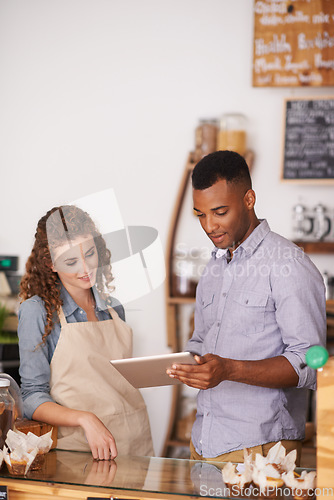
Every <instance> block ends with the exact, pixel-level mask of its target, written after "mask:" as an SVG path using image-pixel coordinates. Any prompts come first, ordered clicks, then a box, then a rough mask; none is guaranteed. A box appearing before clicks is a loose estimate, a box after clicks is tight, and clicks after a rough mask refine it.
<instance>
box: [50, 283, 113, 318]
mask: <svg viewBox="0 0 334 500" xmlns="http://www.w3.org/2000/svg"><path fill="white" fill-rule="evenodd" d="M92 291H93V295H94V299H95V302H96V308H97V309H98V310H99V311H105V310H106V309H108V306H107V304H106V302H105V301H104V300H103V299H102V297H101V296H100V295H99V293H98V291H97V290H96V288H95V286H94V287H93V288H92ZM60 298H61V300H62V301H63V305H62V307H63V311H64V315H65V317H66V318H67V317H68V316H71V314H73V313H74V311H76V310H77V309H79V306H78V304H77V303H76V302H75V300H74V299H73V298H72V297H71V295H70V294H69V293H68V291H67V290H66V288H65V287H64V285H63V284H62V283H60Z"/></svg>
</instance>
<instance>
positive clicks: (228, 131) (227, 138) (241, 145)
mask: <svg viewBox="0 0 334 500" xmlns="http://www.w3.org/2000/svg"><path fill="white" fill-rule="evenodd" d="M246 128H247V120H246V117H245V115H243V114H241V113H226V114H224V115H222V117H221V119H220V126H219V131H218V139H217V149H218V150H222V151H223V150H225V149H227V150H229V151H235V152H236V153H239V154H240V155H241V156H244V154H245V153H246V149H247V144H246V141H247V134H246Z"/></svg>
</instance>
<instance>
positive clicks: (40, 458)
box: [6, 430, 52, 470]
mask: <svg viewBox="0 0 334 500" xmlns="http://www.w3.org/2000/svg"><path fill="white" fill-rule="evenodd" d="M51 434H52V430H51V431H49V432H47V433H46V434H43V435H42V436H36V434H33V433H32V432H28V434H25V433H24V432H21V431H15V432H14V431H12V430H10V431H8V434H7V438H6V444H7V446H8V447H9V448H10V449H11V450H12V451H15V450H16V449H17V448H20V449H23V450H25V451H26V452H27V453H30V452H31V451H32V450H34V449H35V448H37V454H36V457H35V460H34V462H33V463H32V465H31V469H32V470H37V469H39V468H41V467H42V465H43V462H44V458H45V454H46V453H48V451H49V450H50V448H51V446H52V438H51Z"/></svg>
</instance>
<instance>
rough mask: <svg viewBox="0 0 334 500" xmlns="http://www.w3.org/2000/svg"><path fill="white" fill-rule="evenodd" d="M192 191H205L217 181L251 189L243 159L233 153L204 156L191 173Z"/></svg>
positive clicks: (216, 153)
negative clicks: (241, 185)
mask: <svg viewBox="0 0 334 500" xmlns="http://www.w3.org/2000/svg"><path fill="white" fill-rule="evenodd" d="M191 180H192V185H193V188H194V189H200V190H202V189H207V188H209V187H211V186H213V184H215V183H216V182H218V181H219V180H226V182H231V183H236V184H244V186H245V189H246V190H248V189H251V188H252V180H251V177H250V173H249V169H248V165H247V163H246V161H245V159H244V158H243V157H242V156H241V155H239V154H238V153H235V152H234V151H215V152H214V153H210V154H208V155H207V156H204V158H202V159H201V160H200V161H199V162H198V163H197V165H196V166H195V168H194V170H193V173H192V177H191Z"/></svg>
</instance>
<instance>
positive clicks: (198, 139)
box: [195, 120, 218, 161]
mask: <svg viewBox="0 0 334 500" xmlns="http://www.w3.org/2000/svg"><path fill="white" fill-rule="evenodd" d="M217 134H218V121H217V120H200V122H199V125H198V127H197V128H196V131H195V155H196V161H199V160H200V159H201V158H203V156H206V155H208V154H209V153H213V152H214V151H216V150H217Z"/></svg>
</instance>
